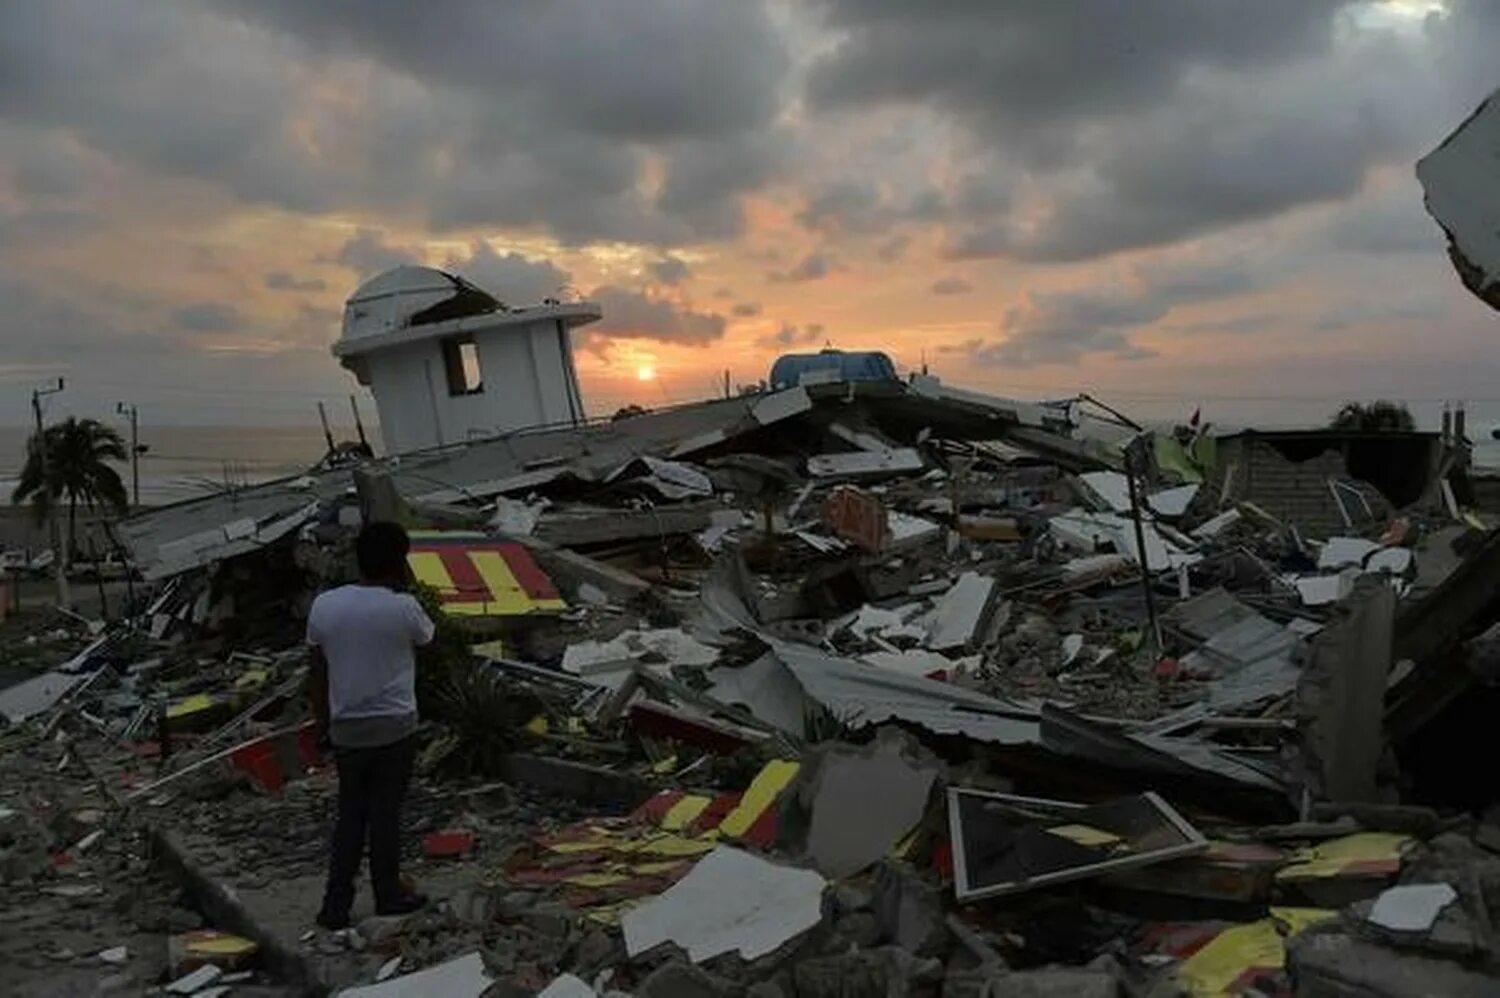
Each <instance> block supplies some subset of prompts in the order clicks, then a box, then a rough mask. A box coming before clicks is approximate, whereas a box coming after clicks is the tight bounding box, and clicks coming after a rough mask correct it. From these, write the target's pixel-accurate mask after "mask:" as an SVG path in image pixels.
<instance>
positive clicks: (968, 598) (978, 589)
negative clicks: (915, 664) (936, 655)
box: [927, 572, 995, 651]
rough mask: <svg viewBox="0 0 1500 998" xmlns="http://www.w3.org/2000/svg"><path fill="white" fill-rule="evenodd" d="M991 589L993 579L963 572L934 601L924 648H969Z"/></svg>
mask: <svg viewBox="0 0 1500 998" xmlns="http://www.w3.org/2000/svg"><path fill="white" fill-rule="evenodd" d="M994 590H995V580H994V579H993V578H991V577H989V576H987V575H980V574H979V573H978V572H965V573H964V574H963V575H961V576H959V579H958V582H957V583H955V584H954V586H953V588H952V589H949V590H948V591H947V592H946V593H944V594H943V595H942V597H941V598H940V599H939V600H938V602H937V606H936V607H934V608H933V611H932V617H931V621H930V623H929V624H928V628H927V647H928V648H931V649H932V650H933V651H948V650H950V649H958V648H971V647H973V645H974V641H975V639H976V636H977V634H978V633H979V627H980V624H981V623H982V622H983V621H984V614H985V610H986V609H988V607H989V604H990V596H991V594H993V592H994Z"/></svg>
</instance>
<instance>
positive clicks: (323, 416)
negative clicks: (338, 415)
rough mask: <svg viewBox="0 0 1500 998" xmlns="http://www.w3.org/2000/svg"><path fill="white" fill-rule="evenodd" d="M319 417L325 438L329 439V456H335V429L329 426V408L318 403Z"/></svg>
mask: <svg viewBox="0 0 1500 998" xmlns="http://www.w3.org/2000/svg"><path fill="white" fill-rule="evenodd" d="M318 419H319V420H321V421H322V423H323V439H324V440H326V441H328V456H329V457H332V456H333V431H332V430H330V429H329V428H328V410H327V409H325V408H323V403H322V402H319V403H318Z"/></svg>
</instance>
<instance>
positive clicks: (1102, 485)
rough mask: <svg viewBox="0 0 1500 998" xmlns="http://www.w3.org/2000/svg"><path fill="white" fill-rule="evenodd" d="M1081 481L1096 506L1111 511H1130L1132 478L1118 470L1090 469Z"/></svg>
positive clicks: (1082, 476)
mask: <svg viewBox="0 0 1500 998" xmlns="http://www.w3.org/2000/svg"><path fill="white" fill-rule="evenodd" d="M1078 481H1079V483H1080V484H1081V485H1082V486H1083V487H1084V489H1085V490H1087V492H1088V494H1089V495H1090V496H1091V497H1093V498H1094V500H1095V501H1096V508H1097V509H1100V510H1102V511H1104V512H1110V513H1129V512H1130V480H1129V479H1128V478H1126V477H1125V476H1124V475H1122V474H1120V473H1119V472H1118V471H1089V472H1085V473H1084V474H1082V475H1079V476H1078Z"/></svg>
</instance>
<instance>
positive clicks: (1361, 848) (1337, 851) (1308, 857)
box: [1276, 832, 1411, 880]
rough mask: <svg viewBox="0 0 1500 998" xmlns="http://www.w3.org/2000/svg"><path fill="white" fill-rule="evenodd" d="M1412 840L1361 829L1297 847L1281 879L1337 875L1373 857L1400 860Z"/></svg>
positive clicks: (1283, 870) (1403, 836)
mask: <svg viewBox="0 0 1500 998" xmlns="http://www.w3.org/2000/svg"><path fill="white" fill-rule="evenodd" d="M1410 841H1411V838H1410V837H1409V836H1406V835H1395V834H1392V833H1390V832H1359V833H1358V834H1355V835H1345V836H1344V837H1343V838H1338V839H1330V840H1329V841H1327V842H1320V843H1318V844H1317V845H1316V846H1310V847H1308V848H1306V849H1299V850H1297V853H1296V855H1294V856H1293V857H1292V864H1291V865H1290V866H1287V867H1283V868H1282V869H1281V870H1280V871H1279V872H1278V873H1277V874H1276V879H1277V880H1309V879H1315V878H1323V877H1336V876H1338V875H1339V874H1341V873H1343V872H1344V869H1345V868H1346V867H1347V866H1348V865H1349V864H1351V863H1360V862H1367V861H1370V860H1390V859H1395V860H1400V858H1401V850H1402V849H1403V848H1404V847H1405V846H1406V845H1407V843H1409V842H1410Z"/></svg>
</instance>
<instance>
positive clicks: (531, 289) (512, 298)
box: [443, 239, 572, 305]
mask: <svg viewBox="0 0 1500 998" xmlns="http://www.w3.org/2000/svg"><path fill="white" fill-rule="evenodd" d="M443 267H444V269H445V270H449V271H452V272H453V273H456V274H459V275H461V276H463V277H465V278H467V279H469V280H470V281H473V282H474V283H475V284H477V285H479V286H480V287H481V288H483V289H484V290H486V291H488V292H489V293H490V294H492V295H494V296H495V297H496V298H499V299H500V300H501V301H503V302H505V303H506V304H507V305H535V304H536V303H537V302H540V301H541V300H543V299H544V298H557V297H559V296H560V295H561V293H562V291H563V289H564V288H566V287H567V286H568V283H569V281H571V280H572V275H570V274H569V273H568V272H567V271H566V270H563V269H562V268H560V267H558V266H556V265H554V264H553V263H552V261H551V260H534V259H532V258H530V257H527V256H523V255H522V254H520V253H517V252H515V251H510V252H506V253H498V252H496V251H495V248H494V247H493V246H491V245H490V244H489V243H487V242H485V241H484V240H482V239H476V240H475V241H474V243H473V245H472V246H470V247H469V255H468V256H467V257H449V258H448V260H447V262H446V263H444V264H443Z"/></svg>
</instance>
